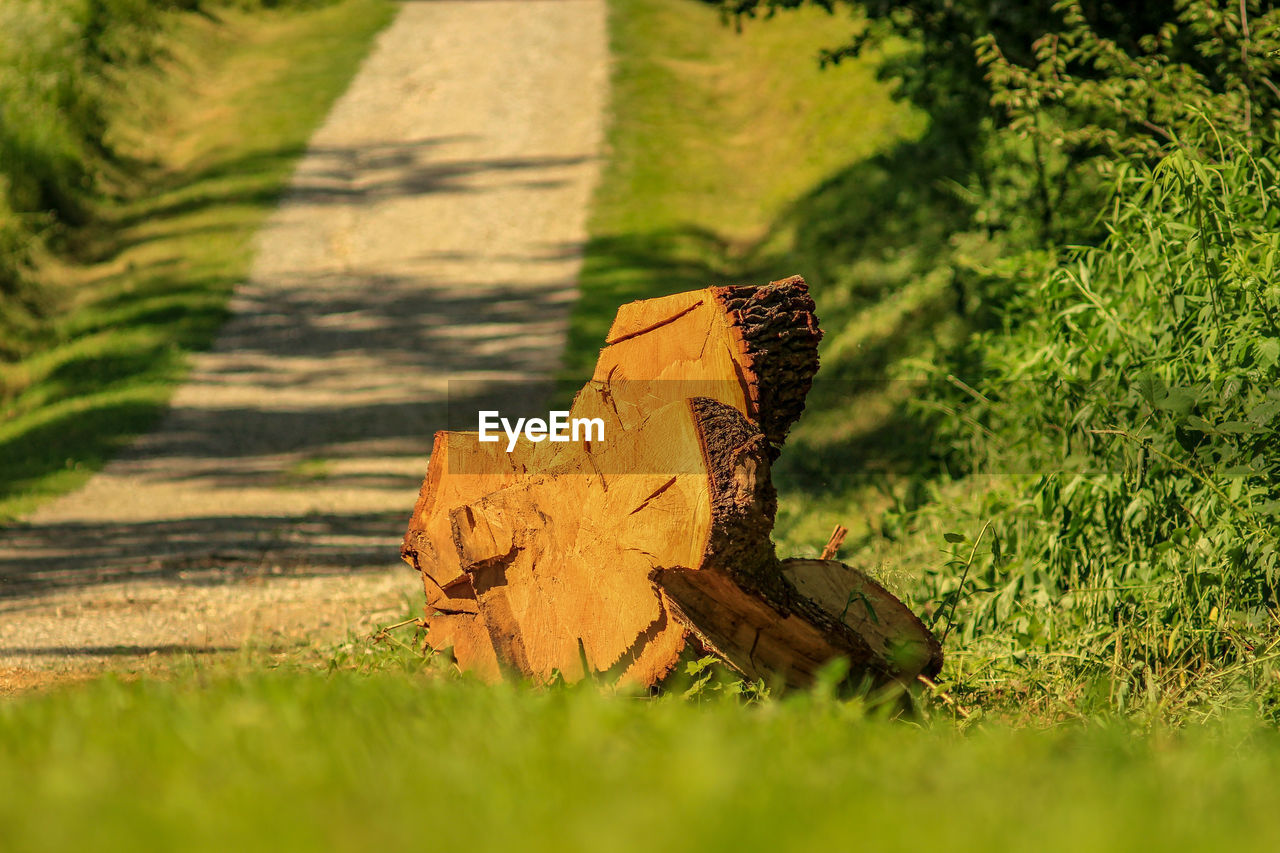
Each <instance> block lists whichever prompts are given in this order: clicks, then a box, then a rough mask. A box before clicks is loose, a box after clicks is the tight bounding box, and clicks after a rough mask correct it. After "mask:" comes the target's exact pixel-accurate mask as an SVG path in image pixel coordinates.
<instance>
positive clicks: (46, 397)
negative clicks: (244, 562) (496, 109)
mask: <svg viewBox="0 0 1280 853" xmlns="http://www.w3.org/2000/svg"><path fill="white" fill-rule="evenodd" d="M393 9H394V7H393V6H392V4H391V3H389V2H387V0H343V2H339V3H335V4H332V5H327V6H322V7H314V8H307V9H277V10H259V11H254V12H251V13H250V12H238V11H232V10H222V11H218V12H217V13H216V15H213V16H210V15H207V14H180V15H173V16H171V18H170V20H169V21H168V23H167V26H166V28H165V31H164V33H163V35H161V36H160V38H161V39H163V42H164V44H163V46H164V48H165V52H166V53H167V54H168V57H169V58H168V59H167V60H165V61H163V62H162V63H161V64H160V65H159V66H158V67H142V68H138V69H135V70H133V71H131V72H130V76H129V77H128V78H127V79H125V80H122V81H120V82H121V83H122V84H123V85H122V86H121V92H122V93H123V94H122V95H121V96H120V97H121V102H120V103H119V104H118V106H117V108H116V109H115V110H114V111H113V115H114V116H115V118H113V120H112V124H111V127H110V134H111V137H110V138H111V141H112V142H113V143H114V146H115V147H116V148H117V149H118V150H119V151H121V152H123V153H124V154H125V155H126V157H127V158H128V160H129V161H131V164H130V165H129V167H128V168H127V169H125V170H124V171H123V172H122V174H120V175H118V176H116V180H117V182H118V199H117V200H114V201H105V200H104V201H103V202H102V203H101V205H100V209H99V210H98V211H97V215H96V216H95V217H94V221H93V224H92V225H90V226H88V227H85V228H84V229H82V230H80V231H78V232H76V233H75V234H73V235H72V241H73V242H74V243H75V244H76V248H75V251H74V254H75V255H76V256H77V257H80V258H86V259H88V260H87V261H86V262H83V263H74V264H73V263H68V262H65V261H59V260H57V259H53V258H46V259H45V261H44V263H43V265H42V269H41V270H40V275H41V277H42V279H43V283H44V284H45V286H46V289H48V290H49V291H51V292H52V293H53V297H52V298H53V299H54V300H56V302H57V303H58V304H59V306H60V310H59V311H58V312H57V316H56V320H55V322H54V328H53V330H52V337H53V338H54V340H55V341H56V343H54V344H53V345H51V346H50V347H48V348H46V349H44V350H43V351H41V352H39V353H37V354H34V355H32V356H30V357H28V358H26V359H25V360H23V361H21V362H18V363H16V364H6V365H0V412H2V413H3V420H2V421H0V519H4V518H6V517H9V518H12V517H15V516H18V515H21V514H22V513H25V512H28V511H29V510H31V509H32V508H33V507H34V506H35V505H36V504H37V503H38V502H40V501H41V500H44V499H47V498H48V497H50V496H52V495H56V494H59V493H63V492H66V491H69V490H71V489H74V488H75V487H76V486H78V485H79V484H80V483H81V482H83V481H84V479H85V478H86V477H87V476H88V475H89V474H90V473H92V472H93V471H94V470H96V469H97V468H98V467H100V466H101V465H102V463H103V462H104V461H105V460H106V459H107V458H109V457H110V455H111V454H112V453H113V452H115V451H116V450H117V449H119V448H120V447H121V446H122V445H123V444H124V443H126V442H127V441H128V440H129V439H130V438H131V437H133V436H135V435H137V434H138V433H139V432H142V431H144V430H146V429H147V428H148V427H149V426H150V425H152V424H153V423H154V421H155V419H156V417H157V415H158V414H159V412H160V411H161V410H162V409H163V407H164V405H165V403H166V401H167V400H168V398H169V395H170V393H171V391H172V390H173V388H174V386H175V384H176V383H177V382H178V381H179V380H180V379H181V378H182V376H183V375H184V372H185V366H186V359H187V355H188V354H189V353H190V352H192V351H195V350H199V349H202V348H205V347H207V346H208V345H209V344H210V343H211V341H212V339H213V336H214V334H215V333H216V331H217V329H218V327H219V325H220V324H221V322H222V321H223V319H224V317H225V311H226V303H227V298H228V296H229V295H230V293H231V291H232V289H233V288H234V286H235V284H236V283H237V282H238V281H241V280H243V278H244V277H245V275H246V274H247V273H248V270H249V263H250V260H251V254H252V237H253V235H254V233H255V231H256V230H257V229H258V227H259V226H260V225H261V224H262V222H263V221H264V219H265V218H266V217H267V215H268V214H269V213H270V211H271V209H272V207H273V206H274V203H275V200H276V199H277V197H278V196H279V193H280V192H281V190H282V189H283V188H284V186H285V184H286V182H287V181H288V178H289V175H290V172H291V169H292V166H293V163H294V162H295V160H296V158H297V157H298V155H299V154H300V153H301V152H302V151H303V150H304V148H305V145H306V142H307V139H308V138H309V136H310V135H311V133H312V131H313V130H314V129H315V127H316V126H317V125H318V123H319V122H320V120H321V119H322V118H323V117H324V115H325V114H326V113H327V112H328V109H329V107H330V105H331V104H332V102H333V101H334V99H335V98H336V97H337V96H338V95H339V94H340V93H341V92H342V91H343V90H344V89H345V87H346V85H347V83H348V82H349V80H350V78H351V76H352V74H353V73H354V72H355V69H356V67H357V65H358V63H359V62H360V59H361V58H362V57H363V56H364V54H365V52H366V51H367V50H368V48H369V45H370V43H371V41H372V38H373V36H374V34H375V33H376V32H377V31H378V30H379V29H381V28H382V27H383V26H384V25H385V24H386V23H387V22H388V21H389V20H390V17H391V14H392V11H393Z"/></svg>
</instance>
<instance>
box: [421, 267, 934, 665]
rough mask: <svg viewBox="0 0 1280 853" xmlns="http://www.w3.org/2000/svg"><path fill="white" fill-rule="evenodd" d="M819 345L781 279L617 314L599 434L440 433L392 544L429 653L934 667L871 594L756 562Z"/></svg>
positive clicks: (806, 566)
mask: <svg viewBox="0 0 1280 853" xmlns="http://www.w3.org/2000/svg"><path fill="white" fill-rule="evenodd" d="M820 337H821V332H820V331H819V330H818V326H817V320H816V318H814V316H813V302H812V300H811V299H810V298H809V295H808V291H807V289H806V288H805V285H804V282H803V280H801V279H799V278H792V279H787V280H785V281H782V282H775V283H773V284H770V285H766V286H762V287H717V288H708V289H706V290H702V291H694V292H692V293H684V294H677V295H674V296H670V297H665V298H662V299H655V300H648V301H644V302H638V303H632V304H631V305H627V306H623V308H622V309H620V310H619V313H618V316H617V319H616V320H615V322H614V324H613V327H612V328H611V330H610V332H609V337H608V340H607V341H606V347H605V348H604V349H603V350H602V351H601V354H600V360H599V362H598V364H597V368H596V371H595V375H594V377H593V379H592V381H591V382H590V383H588V385H587V386H586V387H584V388H583V390H582V391H581V392H580V393H579V394H578V395H577V397H576V398H575V400H574V404H573V410H572V416H573V417H599V418H601V420H602V421H604V422H605V438H606V440H605V441H603V442H600V441H587V442H581V443H575V444H570V445H566V444H559V445H555V446H552V445H550V444H549V443H545V444H540V445H535V444H533V443H530V442H527V441H522V442H520V443H519V445H518V446H517V447H516V448H515V450H514V452H513V453H511V454H507V453H506V449H505V446H503V445H500V444H482V443H480V442H478V441H477V440H476V436H475V435H474V434H468V433H440V434H438V435H437V436H436V442H435V447H434V450H433V453H432V458H431V464H430V467H429V469H428V474H427V478H426V481H425V482H424V484H423V488H422V491H421V493H420V495H419V498H418V503H417V506H416V507H415V510H414V515H413V517H412V519H411V522H410V525H409V530H408V532H407V534H406V537H405V544H404V548H403V551H402V553H403V555H404V557H405V559H406V560H407V561H408V562H409V563H410V564H411V565H413V566H414V567H415V568H417V569H418V570H419V571H420V572H421V573H422V575H423V583H424V587H425V589H426V592H427V603H428V616H427V623H428V636H427V642H428V644H429V645H430V646H432V647H433V648H436V649H445V648H451V649H452V651H453V654H454V657H455V659H456V660H457V662H458V664H459V665H460V666H461V667H463V668H464V669H471V670H475V671H477V672H479V673H480V674H481V675H484V676H487V677H496V675H497V673H498V672H499V671H500V670H505V671H507V672H509V673H512V674H514V675H517V676H520V677H525V678H531V679H533V680H535V681H542V682H545V681H549V680H552V679H555V678H557V677H559V678H564V679H566V680H576V679H579V678H582V677H585V676H587V675H595V676H597V677H600V676H603V677H606V678H610V679H613V678H620V679H622V680H625V681H632V682H635V683H638V684H641V685H644V686H650V687H651V686H654V685H656V684H658V683H660V682H661V681H662V679H663V678H665V677H666V676H667V674H668V673H669V672H670V671H671V670H672V668H673V667H674V666H675V665H676V663H677V662H678V661H679V660H680V659H681V658H682V657H685V656H688V655H690V654H696V655H700V654H705V653H708V652H709V653H712V654H716V655H718V656H720V657H721V658H722V659H723V660H725V661H726V662H727V663H728V664H729V665H731V666H733V667H735V668H737V669H738V670H740V671H741V672H743V673H744V674H746V675H749V676H751V677H753V678H754V677H761V678H766V679H769V680H772V681H777V682H779V683H785V684H788V685H804V684H807V683H809V682H811V681H812V679H813V676H814V674H815V673H816V672H817V670H818V669H819V668H820V667H821V666H823V665H824V664H825V663H827V662H828V661H830V660H832V659H833V658H836V657H844V658H847V659H848V660H849V661H850V662H851V664H852V665H853V667H854V668H855V670H856V671H857V672H859V673H862V674H865V675H867V676H870V677H871V678H873V679H875V680H877V681H884V680H890V679H905V678H910V677H912V676H914V675H916V674H918V673H921V672H925V673H933V672H936V671H937V668H938V667H939V666H940V664H941V656H940V652H939V651H938V648H937V643H936V641H935V640H934V639H933V637H932V636H931V635H930V634H929V632H928V631H927V630H926V629H925V628H924V626H923V625H921V624H920V622H919V621H918V620H916V619H915V617H914V616H913V615H912V614H911V613H910V611H909V610H907V608H906V607H905V606H903V605H902V604H901V603H900V602H898V601H897V599H895V598H893V596H892V595H890V594H889V593H888V592H887V591H885V590H884V589H883V588H882V587H880V586H879V585H878V584H875V583H874V582H873V581H870V580H869V579H867V578H865V577H864V576H863V575H861V574H860V573H857V572H855V571H854V570H852V569H849V568H848V567H844V566H843V565H842V564H839V563H834V562H832V561H812V560H811V561H786V562H780V561H779V560H778V559H777V557H776V556H775V554H774V548H773V543H772V541H771V539H770V533H771V530H772V526H773V516H774V512H775V509H776V499H775V495H774V490H773V486H772V484H771V482H770V478H769V466H770V462H771V460H772V459H774V458H776V457H777V454H778V453H779V452H780V449H781V446H782V442H783V440H784V439H785V437H786V434H787V431H788V430H789V429H790V427H791V426H792V424H794V422H795V420H796V419H797V418H798V417H799V415H800V412H801V411H802V409H803V405H804V397H805V394H806V393H807V391H808V389H809V387H810V385H811V383H812V380H813V376H814V373H815V372H816V370H817V343H818V340H819V339H820Z"/></svg>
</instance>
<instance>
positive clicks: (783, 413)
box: [711, 275, 822, 459]
mask: <svg viewBox="0 0 1280 853" xmlns="http://www.w3.org/2000/svg"><path fill="white" fill-rule="evenodd" d="M711 293H712V296H713V297H714V298H715V300H716V303H717V304H718V305H719V306H720V308H721V310H723V311H724V313H725V316H726V317H727V318H728V320H729V325H730V328H731V330H732V332H733V334H734V336H735V337H736V339H737V342H738V346H739V352H740V353H741V359H740V365H741V366H740V369H741V370H742V371H743V372H744V375H743V376H741V377H739V378H740V379H741V380H742V381H743V384H744V385H745V386H746V389H747V393H748V395H749V397H750V406H751V408H752V411H751V412H749V415H750V416H751V418H752V419H753V420H756V421H757V422H758V423H759V424H760V428H761V430H762V431H763V432H764V434H765V437H766V438H767V439H768V441H769V445H770V458H772V459H776V458H777V457H778V454H779V453H780V452H781V448H782V444H783V442H785V441H786V438H787V432H788V431H790V429H791V427H792V425H793V424H794V423H795V422H796V421H797V420H798V419H799V418H800V415H801V413H802V412H804V400H805V397H806V396H807V395H808V393H809V389H810V388H811V387H813V378H814V376H815V375H816V374H817V372H818V343H819V341H821V340H822V330H821V329H820V328H819V326H818V318H817V316H816V314H815V313H814V311H815V309H816V306H815V305H814V302H813V298H812V297H811V296H810V295H809V286H808V285H807V284H805V280H804V279H803V278H801V277H800V276H798V275H796V276H792V277H790V278H785V279H782V280H781V281H775V282H770V283H769V284H767V285H764V286H760V285H728V286H724V287H713V288H711Z"/></svg>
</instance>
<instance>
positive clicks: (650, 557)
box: [451, 401, 768, 686]
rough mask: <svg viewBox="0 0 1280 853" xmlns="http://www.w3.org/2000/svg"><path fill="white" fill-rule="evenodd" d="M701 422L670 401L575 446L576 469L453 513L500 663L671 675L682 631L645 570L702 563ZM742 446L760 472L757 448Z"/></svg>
mask: <svg viewBox="0 0 1280 853" xmlns="http://www.w3.org/2000/svg"><path fill="white" fill-rule="evenodd" d="M708 402H709V403H710V402H711V401H708ZM711 405H715V406H719V404H715V403H711ZM721 408H724V407H721ZM727 411H730V412H732V414H733V415H734V416H736V417H737V418H739V419H740V420H743V421H744V423H745V419H743V417H742V415H740V414H738V413H737V412H734V411H733V410H731V409H728V410H727ZM703 419H705V415H704V414H703V412H702V410H701V408H700V407H699V406H698V405H697V404H696V403H695V401H682V402H678V403H674V404H671V405H669V406H665V407H663V408H662V409H659V410H658V411H656V412H653V413H651V414H650V415H649V416H648V417H647V418H645V419H644V420H643V421H642V422H640V423H639V424H638V425H637V426H636V427H635V428H634V429H632V430H629V431H627V432H624V433H621V434H620V435H618V436H617V437H615V438H613V439H611V440H610V441H609V442H608V443H607V444H597V445H596V446H594V447H590V448H586V449H584V452H583V454H582V458H581V460H580V464H579V466H578V467H577V468H576V469H573V470H561V471H559V472H557V473H556V474H554V475H540V476H535V477H532V478H529V479H527V480H524V481H522V482H520V483H517V484H515V485H512V486H509V487H507V488H505V489H502V490H499V491H497V492H494V493H493V494H490V495H488V496H487V497H484V498H482V499H480V500H478V501H475V502H474V503H470V504H467V505H464V506H461V507H459V508H457V509H455V510H454V511H453V512H452V514H451V518H452V523H453V528H454V541H455V542H456V544H457V549H458V554H459V557H460V562H461V565H462V567H463V569H464V570H465V571H466V573H467V574H468V575H469V576H470V577H471V582H472V586H473V588H474V589H475V593H476V598H477V603H478V604H479V611H480V621H481V622H482V623H483V624H484V625H485V627H486V629H487V630H488V633H489V638H490V640H491V642H492V644H493V648H494V649H495V651H496V653H497V657H498V660H499V661H500V662H501V663H502V665H503V666H504V667H506V668H508V669H509V670H511V671H513V672H514V673H517V674H519V675H523V676H525V677H530V678H533V679H534V680H537V681H547V680H550V679H551V678H553V677H555V676H556V675H557V674H559V675H560V676H562V677H564V678H565V679H567V680H570V681H575V680H578V679H580V678H582V677H584V676H585V675H587V674H588V673H609V674H610V676H611V677H621V678H622V679H623V680H626V681H631V682H636V683H639V684H643V685H646V686H647V685H653V684H656V683H658V682H659V681H660V680H661V679H662V678H663V677H665V676H666V675H667V673H668V672H669V671H670V670H671V668H672V667H673V666H674V665H675V663H676V661H677V660H678V659H679V657H680V655H681V653H682V652H683V651H684V649H685V647H686V645H687V634H686V630H685V628H684V626H682V625H679V624H676V623H674V622H673V621H672V620H670V618H669V616H668V614H667V612H666V610H665V608H664V606H663V601H662V598H661V595H660V593H659V592H658V591H657V590H656V589H654V587H653V584H652V583H651V582H650V580H649V576H650V574H651V573H652V572H653V570H654V568H655V567H657V566H697V565H699V564H700V562H701V560H702V558H703V554H704V553H705V551H706V548H707V543H708V540H709V539H710V537H711V535H712V527H713V526H714V524H713V510H712V505H711V493H710V488H709V483H710V479H711V478H710V476H709V473H708V463H707V460H706V458H705V456H704V454H703V452H702V442H701V438H700V435H701V433H700V423H701V421H702V420H703ZM744 452H745V453H755V454H757V455H758V456H759V457H760V459H761V460H762V464H763V465H765V466H767V464H768V463H767V458H766V457H765V455H764V451H763V442H762V441H761V442H760V443H759V445H758V446H757V447H755V448H744ZM766 470H767V468H766ZM601 471H606V472H610V473H600V472H601ZM613 472H625V473H613ZM675 531H679V534H678V535H675V534H674V532H675ZM765 541H766V542H767V533H766V537H765Z"/></svg>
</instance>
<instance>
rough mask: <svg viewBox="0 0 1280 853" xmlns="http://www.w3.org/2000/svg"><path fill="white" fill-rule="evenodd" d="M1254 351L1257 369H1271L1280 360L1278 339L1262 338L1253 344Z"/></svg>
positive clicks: (1279, 339)
mask: <svg viewBox="0 0 1280 853" xmlns="http://www.w3.org/2000/svg"><path fill="white" fill-rule="evenodd" d="M1254 351H1255V355H1256V356H1257V359H1258V366H1259V367H1261V368H1263V369H1264V370H1265V369H1266V368H1269V367H1272V366H1273V365H1274V364H1275V363H1276V361H1277V360H1280V338H1263V339H1262V340H1260V341H1258V342H1257V343H1256V344H1254Z"/></svg>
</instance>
